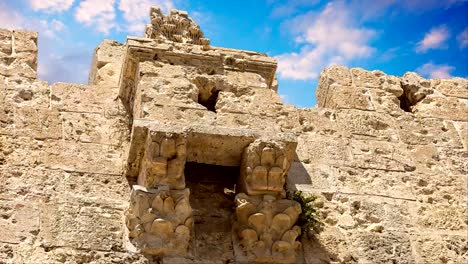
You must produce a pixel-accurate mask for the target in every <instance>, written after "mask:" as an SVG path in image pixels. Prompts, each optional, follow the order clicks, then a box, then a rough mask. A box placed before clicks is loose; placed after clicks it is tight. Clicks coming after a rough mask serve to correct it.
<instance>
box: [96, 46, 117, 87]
mask: <svg viewBox="0 0 468 264" xmlns="http://www.w3.org/2000/svg"><path fill="white" fill-rule="evenodd" d="M123 56H124V47H123V45H122V44H120V43H118V42H116V41H112V40H103V41H102V42H101V43H100V44H99V46H98V47H97V48H96V49H95V50H94V55H93V61H92V63H91V68H90V71H89V79H88V83H89V84H90V85H93V84H95V85H104V86H118V84H119V77H120V70H121V68H122V63H123Z"/></svg>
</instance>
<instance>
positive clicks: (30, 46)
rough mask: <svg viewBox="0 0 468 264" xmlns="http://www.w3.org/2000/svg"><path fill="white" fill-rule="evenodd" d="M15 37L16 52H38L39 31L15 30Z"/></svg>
mask: <svg viewBox="0 0 468 264" xmlns="http://www.w3.org/2000/svg"><path fill="white" fill-rule="evenodd" d="M13 37H14V39H15V44H14V51H15V52H16V53H20V52H37V32H33V31H26V30H14V31H13Z"/></svg>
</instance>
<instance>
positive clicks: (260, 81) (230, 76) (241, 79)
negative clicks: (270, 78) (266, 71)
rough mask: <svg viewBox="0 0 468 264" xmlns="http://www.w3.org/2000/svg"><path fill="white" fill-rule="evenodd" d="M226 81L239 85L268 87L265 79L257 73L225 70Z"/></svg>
mask: <svg viewBox="0 0 468 264" xmlns="http://www.w3.org/2000/svg"><path fill="white" fill-rule="evenodd" d="M226 77H227V82H228V83H232V85H236V86H239V87H256V88H268V85H269V84H268V83H267V80H265V78H264V77H262V76H261V75H260V74H258V73H254V72H239V71H227V72H226Z"/></svg>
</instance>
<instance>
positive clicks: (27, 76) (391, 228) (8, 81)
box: [0, 9, 468, 264]
mask: <svg viewBox="0 0 468 264" xmlns="http://www.w3.org/2000/svg"><path fill="white" fill-rule="evenodd" d="M154 13H156V14H154ZM151 18H152V19H153V20H154V21H151V25H148V26H147V37H148V38H134V37H129V38H128V39H127V42H126V43H125V44H119V43H116V42H113V41H108V40H105V41H103V42H102V43H101V44H100V45H99V47H97V48H96V51H95V54H94V58H93V63H92V66H91V70H90V77H89V85H79V84H66V83H55V84H51V85H50V84H48V83H46V82H44V81H39V80H37V79H36V78H35V76H36V74H35V69H36V59H35V58H36V56H37V48H36V34H35V33H31V32H25V31H13V32H11V31H3V30H2V31H0V56H1V59H2V60H1V61H0V62H1V64H0V179H1V182H2V183H3V184H1V186H0V216H1V217H0V263H2V262H4V263H63V262H68V263H109V262H115V263H155V262H157V261H160V262H162V263H208V262H212V263H217V262H219V261H226V262H227V261H239V262H246V261H255V260H256V261H265V262H272V263H274V262H298V263H314V264H315V263H330V262H331V263H464V262H466V261H467V258H468V253H467V252H468V246H467V245H468V244H467V243H468V242H467V237H466V233H467V231H468V230H467V224H468V223H467V220H466V219H467V216H466V215H467V171H468V168H467V164H468V138H467V135H468V107H467V104H468V81H467V80H466V79H460V78H455V79H452V80H425V79H423V78H421V77H419V76H417V75H416V74H414V73H407V74H405V75H404V76H402V77H395V76H390V75H386V74H384V73H382V72H380V71H366V70H363V69H359V68H355V69H347V68H345V67H341V66H336V67H330V68H327V69H325V70H324V71H323V72H322V74H321V76H320V80H319V85H318V87H317V101H318V107H315V108H296V107H293V106H290V105H283V104H282V103H281V99H280V97H279V96H278V94H277V92H276V91H277V85H276V80H275V77H274V76H275V70H276V61H275V60H274V59H272V58H269V57H267V56H266V55H264V54H260V53H256V52H250V51H240V50H233V49H226V48H219V47H212V46H209V41H206V40H203V41H201V39H200V37H202V36H203V34H202V33H200V32H201V31H200V29H199V27H197V26H196V24H195V25H194V24H192V23H194V22H193V21H192V20H189V21H188V22H189V23H187V21H185V20H184V19H189V18H188V17H186V13H184V12H181V11H174V12H173V13H171V14H170V15H169V16H167V17H164V16H163V17H161V14H159V13H158V12H157V10H155V9H152V11H151ZM160 20H161V21H160ZM184 21H185V22H184ZM163 22H164V23H163ZM161 23H163V24H161ZM166 24H167V25H166ZM172 24H174V25H175V26H171V25H172ZM191 27H195V28H196V29H197V30H198V31H197V30H195V29H193V28H192V29H191ZM191 31H193V32H194V33H190V32H191ZM196 31H197V32H198V33H197V32H196ZM195 33H196V34H195ZM191 34H192V35H191ZM179 35H180V36H181V37H179ZM191 38H192V40H191ZM193 38H194V39H196V40H197V41H194V42H193V43H192V41H193ZM202 42H203V43H202ZM186 163H189V165H187V164H186ZM197 164H199V165H197ZM187 166H188V167H187ZM197 166H200V167H197ZM213 166H214V167H213ZM187 168H189V169H190V170H189V171H187ZM194 168H195V169H194ZM197 168H202V169H197ZM203 168H209V170H204V169H203ZM219 168H224V169H222V170H218V169H219ZM236 172H238V176H239V177H237V179H231V178H230V179H224V178H223V177H227V175H230V176H229V177H232V175H231V174H233V175H236ZM216 177H219V178H220V180H218V179H216ZM233 177H235V176H233ZM213 178H215V180H213ZM220 182H221V183H220ZM284 182H286V184H285V185H284ZM233 183H237V184H236V186H234V184H233ZM137 184H138V185H141V186H134V185H137ZM132 186H133V187H132ZM223 189H224V191H223ZM286 190H302V191H303V192H305V193H311V194H318V195H320V199H319V200H317V201H316V202H315V206H317V207H318V208H320V209H319V210H320V214H321V216H322V218H323V222H324V227H323V230H322V231H321V232H320V233H318V234H312V232H311V233H309V234H307V233H305V234H304V233H302V235H301V236H300V237H299V239H298V240H297V236H298V235H299V233H300V230H299V229H300V228H298V227H297V226H294V223H295V219H296V218H297V214H298V213H299V211H300V209H299V207H298V206H297V204H295V203H294V202H292V201H290V200H287V199H284V196H285V194H284V193H285V191H286ZM236 194H237V196H236ZM210 196H213V197H218V198H217V200H218V201H219V204H217V203H216V202H215V201H214V200H213V199H211V200H210ZM188 201H189V202H188ZM229 212H231V213H229ZM210 213H211V215H210ZM222 217H225V218H222ZM226 217H227V218H226ZM215 219H219V221H217V220H215ZM211 221H212V222H211ZM273 222H274V223H273ZM210 224H211V226H210ZM210 227H211V228H210ZM161 241H163V242H164V243H163V245H164V246H162V244H161Z"/></svg>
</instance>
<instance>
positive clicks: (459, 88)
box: [431, 78, 468, 99]
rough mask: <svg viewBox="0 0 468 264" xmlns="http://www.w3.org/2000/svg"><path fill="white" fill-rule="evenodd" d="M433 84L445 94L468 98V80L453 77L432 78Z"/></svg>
mask: <svg viewBox="0 0 468 264" xmlns="http://www.w3.org/2000/svg"><path fill="white" fill-rule="evenodd" d="M431 85H432V86H433V87H434V89H436V90H437V91H439V92H441V93H442V94H443V95H445V96H452V97H458V98H463V99H468V80H467V79H463V78H453V79H450V80H439V79H435V80H431Z"/></svg>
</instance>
